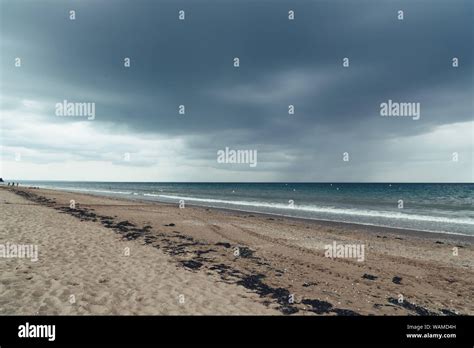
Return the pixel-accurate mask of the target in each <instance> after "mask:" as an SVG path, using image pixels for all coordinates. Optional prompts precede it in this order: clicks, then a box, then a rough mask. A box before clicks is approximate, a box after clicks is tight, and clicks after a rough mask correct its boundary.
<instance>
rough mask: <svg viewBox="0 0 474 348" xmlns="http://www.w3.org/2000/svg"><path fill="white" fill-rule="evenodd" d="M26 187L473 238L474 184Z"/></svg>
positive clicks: (84, 184) (97, 184) (75, 184)
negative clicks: (181, 202) (181, 203)
mask: <svg viewBox="0 0 474 348" xmlns="http://www.w3.org/2000/svg"><path fill="white" fill-rule="evenodd" d="M22 184H31V185H35V186H40V187H44V188H55V189H61V190H67V191H80V192H87V193H91V194H98V195H104V196H119V197H124V198H131V199H146V200H152V201H161V202H171V203H176V204H178V203H179V201H180V200H184V202H185V204H193V205H203V206H210V207H219V208H228V209H235V210H244V211H249V212H260V213H272V214H279V215H287V216H293V217H302V218H309V219H318V220H330V221H342V222H352V223H359V224H367V225H376V226H388V227H397V228H404V229H414V230H423V231H433V232H445V233H456V234H465V235H473V236H474V209H473V208H474V204H473V203H474V184H349V183H344V184H341V183H333V184H330V183H112V182H110V183H106V182H59V181H57V182H53V181H28V182H27V181H25V182H22ZM400 200H402V201H403V207H401V205H400ZM290 201H293V205H292V204H291V202H290Z"/></svg>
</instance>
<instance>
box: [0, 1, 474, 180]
mask: <svg viewBox="0 0 474 348" xmlns="http://www.w3.org/2000/svg"><path fill="white" fill-rule="evenodd" d="M473 4H474V2H473V1H472V0H466V1H460V0H444V1H439V0H434V1H412V0H410V1H380V0H371V1H364V0H357V1H356V0H345V1H339V0H336V1H334V0H331V1H329V0H324V1H320V0H313V1H301V0H300V1H298V0H288V1H257V0H252V1H242V0H239V1H231V0H227V1H224V0H206V1H204V0H193V1H191V0H187V1H178V0H172V1H171V0H170V1H161V0H160V1H158V0H156V1H146V0H136V1H131V0H129V1H121V0H118V1H93V0H89V1H88V0H80V1H60V0H55V1H41V2H39V1H34V0H31V1H27V0H15V1H13V0H11V1H10V0H0V13H1V14H0V28H1V31H0V39H1V43H0V55H1V66H0V77H1V86H0V88H1V100H0V101H1V105H0V109H1V112H2V132H1V141H0V145H1V150H2V167H1V172H0V176H2V177H3V178H6V179H16V180H18V179H51V180H100V181H295V182H298V181H345V182H350V181H356V182H372V181H383V182H473V181H474V177H473V162H474V159H473V131H474V119H473V110H474V106H473V92H474V89H473V85H474V83H473V46H474V45H473V27H472V23H473V16H474V10H473V9H474V5H473ZM70 10H75V12H76V19H75V20H70V18H69V16H70V12H69V11H70ZM179 10H184V11H185V20H184V21H180V20H179V19H178V11H179ZM289 10H294V12H295V19H294V20H292V21H291V20H289V19H288V11H289ZM399 10H403V11H404V19H403V20H399V19H398V15H399V14H398V11H399ZM125 57H129V58H130V59H131V66H130V67H129V68H127V67H124V58H125ZM235 57H238V58H239V59H240V67H238V68H236V67H234V61H233V60H234V58H235ZM345 57H348V58H349V62H350V65H349V67H344V66H343V64H342V63H343V58H345ZM453 57H456V58H458V59H459V66H458V67H453V66H452V59H453ZM16 58H21V66H20V67H16V66H15V63H16V62H17V61H16V60H15V59H16ZM389 99H390V100H392V101H395V102H414V103H420V110H421V115H420V119H418V120H414V119H413V118H411V117H382V116H381V115H380V104H381V103H383V102H387V101H388V100H389ZM63 100H68V101H70V102H88V103H95V118H94V119H93V120H88V119H87V118H86V117H59V116H57V115H56V114H55V111H56V108H55V106H56V103H60V102H63ZM179 105H185V112H186V113H185V115H180V114H179V113H178V106H179ZM288 105H294V107H295V114H294V115H289V114H288ZM225 147H229V148H231V149H236V150H237V149H251V150H256V151H257V153H258V165H257V166H255V167H251V166H249V165H248V164H227V163H224V164H223V163H218V162H217V160H216V159H217V151H219V150H221V149H225ZM344 152H347V153H348V154H349V161H343V153H344ZM453 153H457V154H458V161H454V160H453ZM127 154H129V161H127V160H126V159H127V156H128V155H127Z"/></svg>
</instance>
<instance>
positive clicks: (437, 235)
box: [19, 187, 474, 245]
mask: <svg viewBox="0 0 474 348" xmlns="http://www.w3.org/2000/svg"><path fill="white" fill-rule="evenodd" d="M19 188H28V189H38V190H46V191H53V192H68V193H71V194H81V195H86V196H91V197H102V198H107V199H112V200H118V201H125V202H140V203H143V204H156V205H165V206H172V207H174V206H176V205H177V203H169V202H161V201H158V200H151V199H150V200H148V199H143V198H133V197H120V196H114V195H110V196H109V195H101V194H99V193H97V194H95V193H90V192H82V191H79V190H71V191H69V190H62V189H54V188H39V187H38V188H36V187H35V188H31V187H19ZM186 206H188V207H193V208H198V209H199V208H202V209H212V210H216V211H223V212H228V213H230V214H235V215H237V216H239V214H254V215H259V216H262V217H266V216H269V217H274V218H284V219H288V220H296V221H304V222H306V223H309V224H311V223H315V224H317V225H326V224H327V226H333V227H336V228H337V227H341V226H347V227H349V228H358V229H364V230H365V231H366V232H380V231H382V233H389V234H399V235H405V236H413V237H419V238H428V239H444V240H450V241H452V242H463V243H469V244H471V245H472V244H474V235H473V236H471V235H466V234H461V233H456V232H439V231H426V230H418V229H410V228H400V227H390V226H381V225H375V224H364V223H355V222H346V221H334V220H324V219H312V218H305V217H297V216H290V215H284V214H276V213H267V212H256V211H251V210H243V209H232V208H223V207H214V206H206V205H200V204H193V203H186Z"/></svg>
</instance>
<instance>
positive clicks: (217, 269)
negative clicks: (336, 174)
mask: <svg viewBox="0 0 474 348" xmlns="http://www.w3.org/2000/svg"><path fill="white" fill-rule="evenodd" d="M3 192H5V194H6V197H7V198H4V199H2V202H1V203H2V204H3V205H4V207H5V208H7V209H9V211H10V215H8V214H7V217H8V218H9V219H13V220H12V222H11V223H12V224H13V225H11V227H9V229H12V230H11V231H10V232H11V233H13V232H12V231H14V230H15V229H16V227H14V226H15V224H22V226H23V227H22V229H24V230H25V231H24V233H26V234H27V235H28V236H29V237H28V238H33V239H34V238H36V237H35V233H37V232H38V231H37V230H36V229H37V227H35V226H36V225H35V224H38V223H40V224H43V225H44V226H45V231H46V230H49V229H53V230H55V231H56V236H55V237H54V239H51V238H50V237H48V236H49V235H48V233H46V232H44V233H46V234H45V238H49V243H51V245H49V246H45V248H46V247H47V248H48V249H47V250H56V249H58V248H59V247H60V246H61V247H64V245H66V246H67V248H68V250H70V251H69V252H70V253H73V254H76V253H80V252H81V251H80V250H81V249H80V245H75V244H74V243H73V244H71V243H70V242H69V241H68V240H67V238H80V236H81V235H82V234H88V236H89V237H88V238H90V239H92V240H94V241H95V242H94V245H97V246H98V247H99V246H100V248H102V247H105V245H108V244H109V243H112V244H113V243H115V242H114V241H112V240H111V239H110V238H112V237H113V238H115V239H118V240H119V241H120V243H124V244H123V245H124V246H125V245H126V246H129V247H130V248H131V249H132V250H134V249H135V248H139V249H140V250H143V255H146V256H143V257H144V258H145V259H146V260H147V261H143V262H141V261H139V260H138V261H137V262H139V263H138V264H134V265H129V266H128V268H126V269H127V271H128V272H129V273H130V272H131V273H132V274H135V273H137V274H141V272H142V271H143V268H145V269H148V268H150V267H151V268H153V267H156V265H157V263H158V264H161V265H162V267H165V268H166V269H169V270H171V269H176V272H178V273H179V274H181V273H180V272H184V275H183V276H182V277H187V275H186V274H188V273H190V274H191V275H196V277H198V278H199V277H202V279H201V278H199V280H193V281H191V282H190V283H189V284H194V285H195V286H197V288H199V287H200V286H202V284H203V283H202V282H208V283H209V282H210V283H209V284H208V285H207V286H206V288H209V286H210V287H211V288H213V287H214V286H218V284H226V285H228V286H229V288H226V289H225V291H224V290H223V295H219V296H215V295H214V294H212V295H211V298H207V299H206V298H205V297H206V294H202V295H200V299H199V301H200V306H204V307H202V308H201V307H199V309H198V308H194V309H193V311H192V312H191V313H194V314H198V313H207V314H223V313H224V314H230V315H232V314H242V313H244V312H245V311H243V312H242V311H240V312H239V311H236V310H235V308H234V304H231V303H228V302H226V301H227V300H225V298H226V297H227V296H228V294H231V293H232V294H238V293H242V291H243V292H244V293H246V292H249V293H250V294H251V295H249V296H250V297H251V301H250V304H249V306H250V307H248V308H251V307H252V306H256V307H255V310H254V311H252V310H251V309H248V310H247V311H246V312H245V313H247V314H259V313H264V312H265V311H266V310H268V311H270V312H271V313H273V315H278V314H280V315H281V314H283V315H351V316H352V315H457V314H459V315H466V314H467V315H472V314H473V313H474V301H473V300H472V298H471V296H470V294H471V292H472V286H473V284H472V279H474V271H473V269H474V248H473V243H472V238H467V239H465V240H459V239H457V238H456V239H453V238H448V237H451V235H445V234H443V235H436V236H435V235H434V234H433V233H429V232H425V233H421V232H420V233H412V232H411V233H410V232H408V233H407V232H406V231H399V230H396V229H391V228H386V229H384V228H379V227H376V226H364V225H357V224H346V223H335V222H324V221H317V220H305V219H299V218H286V217H282V216H275V215H267V214H258V213H246V212H242V211H235V210H226V209H220V208H206V207H203V206H192V205H187V206H186V208H185V209H179V208H178V207H177V205H176V204H172V203H162V202H155V201H141V200H130V199H127V198H124V197H104V196H100V195H94V194H88V193H78V192H74V193H71V192H67V191H62V190H51V189H27V188H23V187H19V188H16V187H15V188H7V189H6V190H3V189H0V195H2V197H3ZM12 197H18V198H15V200H16V201H17V203H15V204H12V203H11V202H10V200H13V198H12ZM71 199H74V200H75V203H76V205H75V207H74V208H70V207H69V202H70V200H71ZM22 200H23V202H24V203H19V202H20V201H22ZM22 209H23V210H25V211H26V210H28V209H41V210H42V211H43V212H44V213H43V215H35V216H33V215H34V214H33V213H23V215H22V216H26V217H27V218H26V220H25V221H21V220H18V219H20V217H19V216H18V214H19V213H18V212H17V211H18V210H22ZM44 214H47V215H48V218H45V217H44ZM71 219H72V220H74V221H72V220H71ZM15 221H17V222H15ZM64 221H67V224H69V225H70V226H71V231H70V232H69V234H68V235H69V236H70V237H67V238H66V237H64V238H63V237H62V234H61V229H62V225H63V224H65V222H64ZM0 226H1V224H0ZM22 229H20V231H22ZM35 231H36V232H35ZM92 231H94V232H93V233H92ZM7 232H8V231H7ZM401 232H402V233H401ZM403 232H404V233H403ZM21 233H23V232H21ZM42 233H43V232H42ZM15 235H16V234H13V235H12V236H15ZM427 236H428V238H427ZM115 239H114V240H115ZM57 243H59V245H60V246H58V245H57ZM64 243H66V244H64ZM333 243H337V244H349V245H353V244H359V245H363V246H364V247H365V251H366V253H365V259H363V260H362V262H358V261H357V260H356V259H353V258H352V259H351V258H328V257H326V256H325V251H324V247H325V245H331V244H333ZM454 247H456V248H458V249H459V255H456V256H453V254H452V249H453V248H454ZM236 251H238V254H237V255H236V254H235V252H236ZM40 253H41V252H40ZM155 253H156V254H155ZM104 255H105V259H99V260H95V263H93V264H91V265H90V266H87V267H86V268H87V269H89V268H90V270H89V273H91V274H87V275H82V276H81V277H82V278H84V277H88V276H93V277H96V278H100V279H101V277H102V273H103V272H106V271H108V270H109V268H113V267H115V266H114V264H113V263H112V264H110V263H109V262H108V260H109V258H113V257H114V256H110V255H109V254H107V253H106V254H104ZM107 255H109V256H107ZM154 255H155V256H154ZM155 257H156V259H155ZM145 259H144V260H145ZM159 260H161V261H159ZM0 261H1V260H0ZM104 262H105V263H106V264H102V263H104ZM120 262H122V261H120ZM160 262H161V263H160ZM69 263H70V262H68V264H67V265H57V264H56V265H55V266H54V267H52V266H51V267H52V269H61V267H66V266H67V267H69V266H70V267H72V268H71V269H69V268H67V267H66V268H65V269H64V270H63V271H62V273H61V272H59V271H58V273H59V274H64V275H59V276H58V277H59V278H61V277H63V276H64V277H68V276H69V273H70V272H72V273H77V272H79V271H78V270H77V269H76V266H74V265H69ZM1 265H2V263H1V262H0V266H1ZM145 265H148V266H145ZM98 266H100V267H98ZM94 267H95V268H94ZM7 271H9V272H10V273H12V274H16V272H17V271H16V270H7ZM45 272H49V268H46V271H45ZM115 272H118V271H117V270H115ZM174 272H175V271H168V273H167V274H168V276H166V277H164V278H161V281H162V282H165V283H166V284H175V282H174V281H173V277H174V275H173V274H174ZM120 274H121V273H117V275H116V276H113V275H111V276H110V277H109V278H110V279H109V281H110V282H112V281H113V282H115V283H116V286H117V288H120V289H123V291H127V289H128V288H129V287H130V286H132V287H134V286H135V285H136V286H137V287H138V288H140V287H147V280H146V278H140V279H138V280H136V284H135V285H131V284H130V283H129V282H128V281H127V280H126V277H127V276H125V275H120ZM18 276H19V280H15V281H17V282H19V284H18V287H20V288H25V289H30V290H31V291H33V292H35V291H37V289H36V285H35V284H31V283H30V282H28V281H26V282H25V281H24V280H21V278H22V277H21V274H17V275H16V276H15V277H16V278H18ZM12 277H13V275H12ZM15 277H13V278H15ZM81 277H79V278H81ZM77 282H79V283H80V284H82V283H84V284H88V285H87V286H86V287H84V289H85V290H87V291H90V292H91V293H95V292H96V290H95V289H96V287H97V284H95V283H94V284H95V285H94V284H90V283H88V282H87V281H82V282H81V281H80V280H78V281H77ZM199 284H200V285H199ZM210 284H213V285H210ZM155 286H156V287H157V288H160V285H159V284H158V283H157V284H156V285H155ZM174 286H175V285H171V288H172V287H174ZM195 286H193V288H194V287H195ZM0 287H1V283H0ZM171 288H169V289H171ZM35 289H36V290H35ZM169 289H168V288H167V290H166V291H170V290H169ZM0 290H1V289H0ZM149 290H150V291H155V292H156V289H153V288H151V289H149ZM136 291H139V290H136ZM166 291H164V292H165V293H166ZM194 291H197V290H194ZM400 295H403V298H404V301H403V302H399V301H398V299H399V296H400ZM110 296H111V301H112V302H111V303H115V302H120V303H121V307H120V308H117V307H113V306H112V305H111V304H109V305H110V306H112V309H111V308H109V306H105V305H104V306H102V307H100V311H99V309H98V308H96V307H87V310H85V313H86V314H97V313H99V314H111V313H119V314H127V313H129V311H130V308H134V310H133V313H140V314H144V313H148V314H149V313H151V314H160V313H161V314H162V313H171V312H173V313H175V312H174V310H175V309H176V308H175V307H173V304H170V308H171V309H169V308H168V309H163V308H158V307H156V303H147V305H145V306H143V305H142V304H140V303H138V302H137V301H136V300H132V301H131V302H130V299H128V300H127V301H125V300H124V299H122V297H121V295H120V294H118V295H117V294H113V295H110ZM153 296H155V295H153ZM156 296H164V294H163V291H161V290H160V291H158V294H156ZM245 296H247V295H245ZM291 296H293V301H292V302H291V301H289V298H290V297H291ZM160 298H161V297H160ZM18 300H19V301H21V300H23V299H20V298H19V299H18ZM92 300H93V299H92ZM2 301H3V302H5V301H6V302H7V303H8V302H9V301H11V298H10V299H5V298H3V299H2V296H1V295H0V309H1V307H2V306H1V303H2ZM54 301H57V299H55V300H54ZM208 301H215V302H216V303H215V304H214V305H213V306H211V305H209V304H208ZM244 302H245V301H244ZM245 303H246V302H245ZM247 304H248V303H247ZM247 304H243V306H244V307H243V308H247V307H246V306H247ZM261 306H263V307H261ZM61 308H63V307H61ZM66 308H68V310H71V309H70V308H69V307H66ZM257 308H260V309H257ZM44 310H46V311H48V310H50V309H48V308H46V309H44ZM62 310H64V308H63V309H62ZM188 310H189V309H188ZM114 311H115V312H114ZM249 311H250V312H249ZM272 311H273V312H272ZM46 313H47V314H51V312H46ZM54 313H56V312H54ZM59 313H65V312H64V311H61V310H60V312H59ZM66 313H67V312H66ZM85 313H83V314H85ZM179 313H182V312H179ZM185 313H190V312H185Z"/></svg>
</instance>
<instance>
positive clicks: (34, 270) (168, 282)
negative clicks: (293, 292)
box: [0, 190, 278, 315]
mask: <svg viewBox="0 0 474 348" xmlns="http://www.w3.org/2000/svg"><path fill="white" fill-rule="evenodd" d="M0 204H1V215H2V219H1V223H0V244H6V243H7V242H9V243H10V244H13V243H17V244H37V245H38V251H39V257H38V261H37V262H32V261H30V260H29V259H19V258H10V259H7V258H3V259H0V274H1V276H0V314H28V315H35V314H164V315H166V314H275V313H278V312H276V311H275V310H273V309H271V308H267V306H265V305H263V304H261V303H259V296H258V295H257V294H255V293H251V292H250V291H249V290H247V289H245V288H244V287H241V286H237V285H234V284H226V283H224V282H219V281H218V277H217V276H209V275H206V274H203V273H200V272H199V273H198V272H189V271H187V270H185V269H183V268H182V267H178V265H177V264H176V263H174V262H172V260H171V257H170V256H168V255H166V254H164V253H163V252H162V251H160V250H156V249H154V248H150V247H148V246H144V245H142V244H141V243H138V242H127V241H123V240H122V238H121V237H120V236H119V235H117V234H115V233H113V232H112V231H111V230H110V229H107V228H105V227H103V226H102V225H100V224H97V223H94V222H90V221H82V222H81V221H80V220H78V219H77V218H75V217H73V216H71V215H69V214H61V213H60V212H59V211H57V210H54V209H51V208H48V207H45V206H42V205H40V204H37V203H32V202H29V201H27V200H26V199H25V198H22V197H20V196H17V195H16V194H14V193H11V192H7V191H6V190H0ZM125 248H129V249H130V253H129V256H126V251H127V250H126V249H125ZM127 254H128V253H127ZM180 295H183V296H184V297H180ZM72 296H74V297H72ZM73 300H75V301H73ZM183 300H184V303H183ZM71 302H75V303H71Z"/></svg>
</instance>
